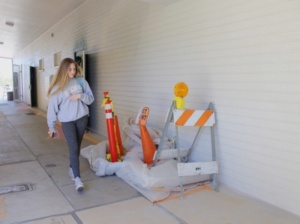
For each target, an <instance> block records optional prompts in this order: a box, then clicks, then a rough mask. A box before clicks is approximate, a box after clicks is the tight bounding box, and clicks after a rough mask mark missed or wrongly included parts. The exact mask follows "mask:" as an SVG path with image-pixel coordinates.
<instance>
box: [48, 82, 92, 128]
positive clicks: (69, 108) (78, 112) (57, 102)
mask: <svg viewBox="0 0 300 224" xmlns="http://www.w3.org/2000/svg"><path fill="white" fill-rule="evenodd" d="M56 89H57V86H55V87H54V88H53V89H52V92H54V91H55V90H56ZM76 93H81V97H80V98H79V99H78V100H75V101H74V100H71V99H70V96H71V95H72V94H76ZM93 102H94V96H93V93H92V91H91V89H90V86H89V84H88V83H87V81H86V80H84V79H83V78H71V79H70V80H69V83H68V84H67V86H66V87H65V88H64V89H63V90H62V91H60V92H58V93H56V94H55V95H51V96H50V98H49V102H48V111H47V123H48V127H49V129H50V131H55V128H54V127H55V124H56V118H58V120H59V121H60V122H69V121H75V120H77V119H79V118H82V117H83V116H86V115H89V108H88V106H87V105H90V104H92V103H93Z"/></svg>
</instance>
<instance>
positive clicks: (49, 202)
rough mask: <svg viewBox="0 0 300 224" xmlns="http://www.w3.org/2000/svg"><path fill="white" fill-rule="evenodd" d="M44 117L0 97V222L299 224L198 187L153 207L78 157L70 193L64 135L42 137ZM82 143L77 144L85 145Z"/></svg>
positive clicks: (227, 192) (249, 201) (246, 200)
mask: <svg viewBox="0 0 300 224" xmlns="http://www.w3.org/2000/svg"><path fill="white" fill-rule="evenodd" d="M44 115H45V114H44V113H42V112H40V111H39V110H33V109H32V108H30V107H28V106H27V105H25V104H22V103H17V102H14V101H5V100H0V224H12V223H31V224H54V223H55V224H60V223H61V224H62V223H64V224H75V223H77V224H78V223H84V224H94V223H95V224H99V223H103V224H106V223H107V224H120V223H126V224H127V223H128V224H135V223H136V224H142V223H143V224H144V223H149V224H156V223H164V224H169V223H170V224H173V223H174V224H175V223H181V224H184V223H189V224H194V223H195V224H201V223H203V224H299V223H300V217H297V216H295V215H293V214H290V213H288V212H285V211H283V210H281V209H278V208H275V207H273V206H270V205H268V204H266V203H263V202H260V201H258V200H254V199H252V198H248V197H246V196H243V195H240V194H237V193H234V192H231V191H230V190H228V189H226V188H224V187H221V191H220V192H214V191H210V190H202V191H199V192H197V193H194V194H192V195H189V196H186V197H185V198H184V200H180V199H175V200H169V201H165V202H161V203H158V204H153V203H151V202H149V201H148V200H147V199H145V198H144V197H143V196H142V195H141V194H140V193H139V192H138V191H136V190H135V189H134V188H132V187H131V186H129V185H128V184H127V183H126V182H124V181H122V180H121V179H119V178H118V177H117V176H109V177H98V176H96V175H95V174H94V172H93V171H92V170H91V169H90V167H89V163H88V161H87V160H86V159H84V158H82V157H81V158H80V162H81V176H82V180H83V182H84V184H85V186H86V188H85V189H84V191H83V192H81V193H78V192H77V191H75V186H74V183H73V181H72V180H71V179H70V177H69V176H68V166H69V160H68V148H67V144H66V142H65V140H64V139H63V138H61V139H56V140H50V139H49V138H48V136H47V131H48V128H47V124H46V119H45V116H44ZM91 144H92V143H91V142H90V141H88V140H86V139H85V140H84V141H83V144H82V147H86V146H88V145H91Z"/></svg>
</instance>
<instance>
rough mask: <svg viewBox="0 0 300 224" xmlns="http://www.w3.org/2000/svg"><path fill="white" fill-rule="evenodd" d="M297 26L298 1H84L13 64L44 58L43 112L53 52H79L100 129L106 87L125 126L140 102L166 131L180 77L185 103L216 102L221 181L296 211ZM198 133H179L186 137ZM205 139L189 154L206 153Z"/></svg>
mask: <svg viewBox="0 0 300 224" xmlns="http://www.w3.org/2000/svg"><path fill="white" fill-rule="evenodd" d="M299 27H300V1H298V0H290V1H284V0H254V1H241V0H238V1H237V0H226V1H223V0H213V1H205V0H187V1H179V0H168V1H138V0H124V1H116V0H90V1H87V2H86V3H85V4H83V5H82V6H81V7H80V8H79V9H78V10H76V11H74V13H72V14H71V15H68V16H67V17H66V18H65V19H64V20H63V21H61V22H60V23H59V24H57V25H56V26H54V27H53V28H52V29H51V30H49V31H48V32H47V33H45V34H44V35H43V36H41V37H40V38H39V39H38V40H36V41H35V42H34V43H32V44H31V45H30V46H28V48H26V49H25V50H24V51H23V52H21V53H20V54H19V55H18V57H16V58H15V59H14V63H15V64H28V65H31V64H32V63H33V64H35V65H38V62H39V60H40V59H41V58H44V60H45V70H44V71H42V72H40V73H39V75H38V91H39V93H40V94H41V96H39V98H38V99H39V101H38V104H39V107H40V108H41V109H43V110H46V107H47V101H46V97H43V96H44V95H43V94H44V93H45V92H46V88H47V80H48V79H49V76H50V75H52V74H54V73H55V68H54V66H53V54H55V53H57V52H59V51H60V52H61V56H62V58H64V57H73V53H74V51H76V50H83V49H84V50H85V51H86V53H87V54H88V55H89V64H88V69H89V71H90V79H91V82H90V84H91V87H92V89H93V91H94V94H95V98H96V102H95V103H94V104H93V105H92V106H91V116H92V117H91V121H92V122H91V128H92V129H93V130H95V131H96V132H97V133H99V134H101V135H106V125H105V116H104V112H103V108H101V107H100V106H101V102H102V99H103V94H102V93H103V91H105V90H109V92H110V96H111V98H112V100H113V101H114V105H115V112H116V113H117V114H118V115H119V120H120V124H121V125H122V124H123V123H125V122H126V120H127V119H128V117H130V116H133V117H134V116H136V114H137V112H138V110H139V108H140V106H142V105H146V106H149V107H150V118H149V121H148V123H149V125H151V126H156V127H160V128H162V127H163V125H164V119H165V117H166V114H167V111H168V109H169V106H170V105H171V102H172V98H173V97H174V94H173V87H174V85H175V84H176V83H177V82H179V81H184V82H185V83H187V85H188V86H189V94H188V96H187V97H185V100H186V107H189V108H195V109H199V108H200V109H205V108H206V107H207V105H208V103H209V102H213V103H214V106H215V108H216V112H217V137H216V140H217V147H218V156H219V160H220V180H221V182H222V184H224V185H227V186H230V187H231V188H234V189H236V190H238V191H241V192H243V193H246V194H248V195H250V196H253V197H256V198H259V199H261V200H263V201H266V202H268V203H271V204H273V205H276V206H278V207H281V208H283V209H285V210H288V211H290V212H293V213H295V214H298V215H300V197H299V195H300V190H299V188H298V187H297V186H298V185H299V184H300V178H299V173H300V163H299V161H300V153H299V146H300V138H299V135H300V128H299V127H300V125H299V123H300V115H299V112H300V102H299V96H300V88H299V87H300V85H299V84H300V76H299V72H300V60H299V58H300V31H299ZM51 33H53V34H54V36H53V37H51ZM24 80H26V78H25V79H24ZM25 86H26V85H25ZM195 131H196V130H194V129H193V128H185V129H184V130H181V132H180V134H181V139H182V141H183V142H184V144H186V145H188V144H189V143H190V141H191V140H192V139H193V136H194V134H195ZM45 132H46V130H45ZM208 137H209V135H208V132H206V131H204V133H203V136H202V138H201V139H200V141H198V143H197V149H196V151H195V153H193V155H192V158H193V160H207V159H209V156H210V155H209V150H208V149H209V146H210V142H209V138H208Z"/></svg>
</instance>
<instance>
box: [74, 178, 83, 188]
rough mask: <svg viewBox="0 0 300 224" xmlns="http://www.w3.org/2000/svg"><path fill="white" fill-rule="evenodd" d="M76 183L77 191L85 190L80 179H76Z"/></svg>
mask: <svg viewBox="0 0 300 224" xmlns="http://www.w3.org/2000/svg"><path fill="white" fill-rule="evenodd" d="M74 181H75V187H76V191H82V190H83V188H84V185H83V183H82V182H81V179H80V177H76V178H75V179H74Z"/></svg>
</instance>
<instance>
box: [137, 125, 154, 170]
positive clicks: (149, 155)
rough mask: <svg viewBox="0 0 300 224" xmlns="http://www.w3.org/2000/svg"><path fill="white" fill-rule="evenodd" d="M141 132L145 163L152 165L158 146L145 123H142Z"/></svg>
mask: <svg viewBox="0 0 300 224" xmlns="http://www.w3.org/2000/svg"><path fill="white" fill-rule="evenodd" d="M140 132H141V140H142V147H143V154H144V163H146V164H147V165H152V163H153V155H154V153H155V150H156V147H155V145H154V143H153V141H152V138H151V136H150V135H149V132H148V130H147V127H146V126H145V125H142V124H140Z"/></svg>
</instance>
